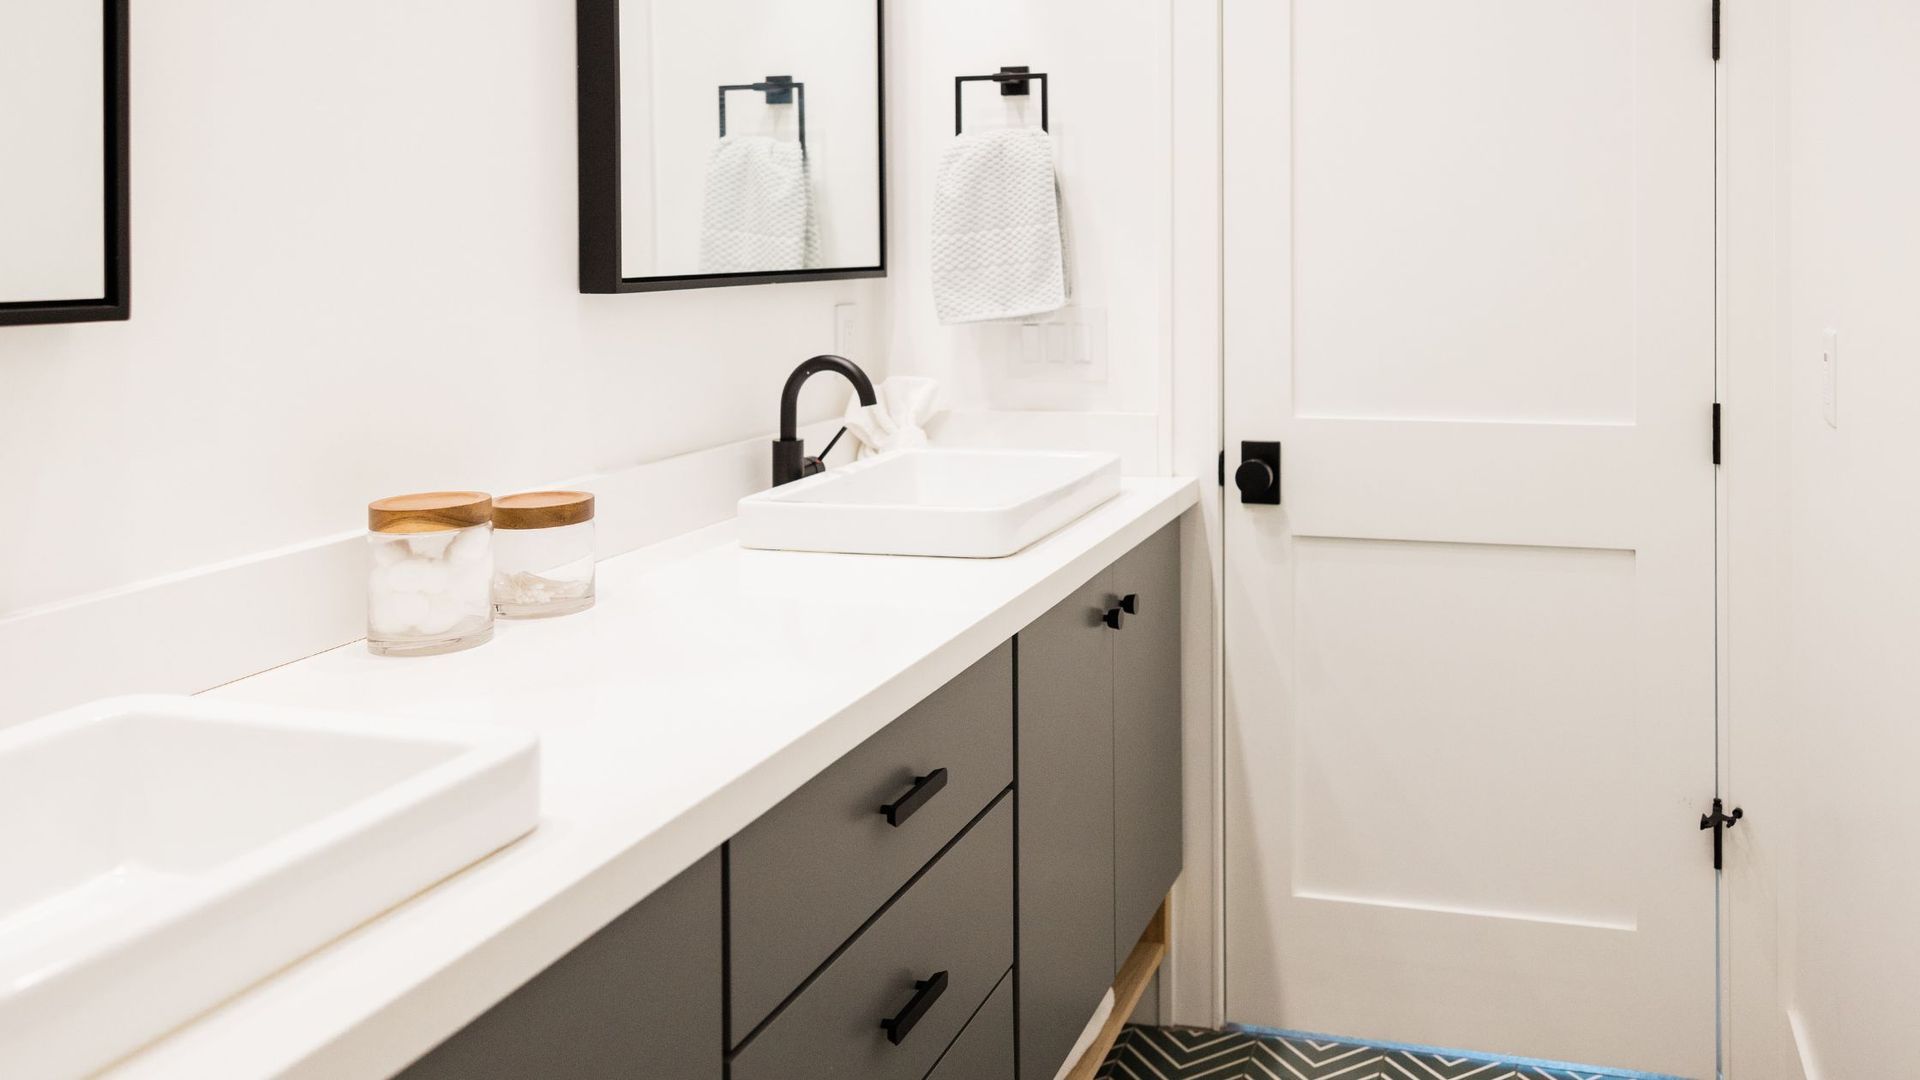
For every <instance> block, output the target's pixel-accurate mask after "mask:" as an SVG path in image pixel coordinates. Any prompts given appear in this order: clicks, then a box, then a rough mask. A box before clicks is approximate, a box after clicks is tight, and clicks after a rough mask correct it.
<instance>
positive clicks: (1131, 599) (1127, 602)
mask: <svg viewBox="0 0 1920 1080" xmlns="http://www.w3.org/2000/svg"><path fill="white" fill-rule="evenodd" d="M1120 610H1121V611H1124V612H1126V613H1127V614H1129V615H1138V614H1140V594H1139V593H1128V594H1127V595H1125V596H1123V597H1121V598H1120Z"/></svg>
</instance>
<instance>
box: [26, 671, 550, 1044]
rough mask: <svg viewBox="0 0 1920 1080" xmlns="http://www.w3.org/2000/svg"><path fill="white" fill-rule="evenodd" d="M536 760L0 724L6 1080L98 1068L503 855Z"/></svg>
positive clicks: (137, 706)
mask: <svg viewBox="0 0 1920 1080" xmlns="http://www.w3.org/2000/svg"><path fill="white" fill-rule="evenodd" d="M538 757H539V747H538V743H537V741H536V740H535V739H534V738H533V737H532V736H531V735H528V734H525V733H522V732H517V731H508V730H500V729H490V728H481V727H471V726H466V725H450V724H426V723H418V722H413V721H400V720H391V719H384V718H370V717H360V716H345V715H335V714H327V713H311V712H303V711H299V710H281V709H270V708H266V707H249V706H244V705H236V704H229V703H215V702H209V701H202V700H199V699H195V698H185V697H128V698H114V699H110V700H107V701H101V702H96V703H94V704H92V705H87V706H83V707H81V708H78V709H73V710H70V711H67V712H63V713H58V714H55V715H53V716H48V717H44V718H42V719H40V720H35V721H31V722H28V723H25V724H21V725H19V726H16V727H12V728H6V729H0V1076H10V1077H11V1076H18V1077H36V1078H42V1077H69V1076H81V1075H85V1074H87V1073H90V1072H93V1071H95V1070H97V1069H99V1068H100V1067H102V1066H104V1065H106V1064H109V1063H110V1062H112V1061H114V1060H115V1059H117V1058H119V1057H121V1056H123V1055H125V1054H126V1053H128V1052H129V1051H132V1050H134V1049H137V1048H138V1047H140V1046H141V1045H142V1044H144V1043H146V1042H148V1041H150V1040H152V1039H153V1038H154V1037H156V1036H158V1035H161V1034H163V1033H165V1032H166V1031H168V1030H170V1029H172V1028H174V1027H176V1026H178V1025H179V1024H181V1023H183V1022H184V1021H187V1020H190V1019H192V1018H193V1017H194V1016H196V1015H198V1014H199V1013H201V1012H203V1011H205V1010H206V1009H207V1008H209V1007H210V1006H213V1005H215V1004H217V1003H219V1002H220V1001H221V1000H223V999H225V998H227V997H229V996H231V995H233V994H234V993H236V992H238V991H240V990H242V989H245V988H246V987H247V986H249V985H251V984H252V983H254V982H256V981H258V980H259V979H261V978H262V977H264V976H266V975H269V974H271V973H273V972H274V971H275V970H277V969H279V968H281V967H284V966H286V965H287V964H288V963H291V962H292V961H294V960H297V959H299V958H300V957H301V956H303V955H305V954H307V953H309V952H311V951H313V950H314V949H316V948H318V947H319V946H321V945H324V944H326V943H327V942H328V941H331V940H332V939H334V938H336V937H339V936H340V935H341V934H344V933H345V932H347V931H348V930H351V929H352V928H354V927H355V926H357V925H359V924H360V923H362V922H365V921H366V920H368V919H370V918H372V917H373V916H375V915H378V914H380V913H381V912H383V911H385V910H387V909H388V908H391V907H393V906H395V905H396V904H399V903H400V902H401V901H404V900H406V899H407V898H408V897H410V896H412V895H414V894H415V893H418V892H420V891H421V890H423V889H425V888H427V887H428V886H430V885H432V884H434V883H435V882H437V881H439V880H440V879H442V878H444V877H446V876H448V875H450V874H452V873H453V872H455V871H457V870H459V869H461V868H462V867H465V866H467V865H469V864H470V863H473V862H476V861H478V860H479V859H481V858H483V857H484V856H486V855H487V854H488V853H489V852H491V851H493V850H495V849H497V848H499V847H501V846H503V845H505V844H507V843H509V842H511V841H512V840H514V839H515V838H517V837H519V836H521V835H522V834H524V833H526V832H527V831H528V830H529V829H531V828H533V826H534V822H535V819H536V816H537V814H538V811H539V772H538V765H539V761H538Z"/></svg>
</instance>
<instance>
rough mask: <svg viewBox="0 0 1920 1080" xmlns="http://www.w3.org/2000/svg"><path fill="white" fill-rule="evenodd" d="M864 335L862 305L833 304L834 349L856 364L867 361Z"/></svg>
mask: <svg viewBox="0 0 1920 1080" xmlns="http://www.w3.org/2000/svg"><path fill="white" fill-rule="evenodd" d="M864 336H865V335H863V334H861V333H860V305H859V304H835V305H833V351H834V352H835V353H836V354H838V355H840V356H844V357H846V358H847V359H849V360H852V361H853V362H854V363H856V364H863V363H867V362H868V360H869V358H868V357H867V356H866V355H865V353H866V342H865V341H864V340H862V338H863V337H864Z"/></svg>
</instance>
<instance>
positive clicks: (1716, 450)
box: [1713, 401, 1720, 465]
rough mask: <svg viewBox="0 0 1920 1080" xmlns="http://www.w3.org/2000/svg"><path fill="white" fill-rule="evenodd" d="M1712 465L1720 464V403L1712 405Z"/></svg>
mask: <svg viewBox="0 0 1920 1080" xmlns="http://www.w3.org/2000/svg"><path fill="white" fill-rule="evenodd" d="M1713 463H1714V464H1715V465H1718V464H1720V403H1719V402H1717V401H1716V402H1714V403H1713Z"/></svg>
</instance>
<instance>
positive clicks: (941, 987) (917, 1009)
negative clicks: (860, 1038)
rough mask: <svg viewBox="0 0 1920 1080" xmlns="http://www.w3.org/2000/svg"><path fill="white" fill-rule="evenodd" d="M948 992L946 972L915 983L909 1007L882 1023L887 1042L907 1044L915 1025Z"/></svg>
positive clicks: (881, 1026)
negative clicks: (909, 1034) (908, 1036)
mask: <svg viewBox="0 0 1920 1080" xmlns="http://www.w3.org/2000/svg"><path fill="white" fill-rule="evenodd" d="M946 992H947V973H946V972H944V971H936V972H934V973H933V977H932V978H930V979H921V980H920V981H919V982H917V983H914V984H913V1000H912V1001H909V1002H907V1007H906V1008H904V1009H901V1010H900V1013H899V1015H897V1016H895V1017H894V1018H893V1019H891V1020H882V1021H880V1028H881V1030H883V1031H885V1032H886V1033H887V1041H888V1042H890V1043H892V1044H893V1045H895V1046H899V1045H900V1044H901V1043H903V1042H905V1041H906V1039H907V1033H908V1032H911V1031H912V1030H913V1025H915V1024H917V1023H919V1022H920V1018H921V1017H923V1016H925V1015H927V1010H928V1009H931V1008H933V1003H934V1002H936V1001H939V1000H940V995H941V994H944V993H946Z"/></svg>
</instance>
